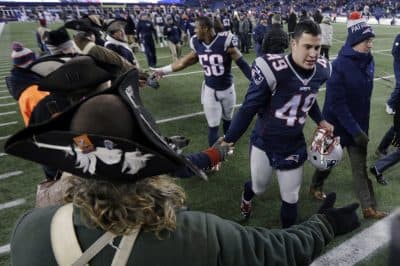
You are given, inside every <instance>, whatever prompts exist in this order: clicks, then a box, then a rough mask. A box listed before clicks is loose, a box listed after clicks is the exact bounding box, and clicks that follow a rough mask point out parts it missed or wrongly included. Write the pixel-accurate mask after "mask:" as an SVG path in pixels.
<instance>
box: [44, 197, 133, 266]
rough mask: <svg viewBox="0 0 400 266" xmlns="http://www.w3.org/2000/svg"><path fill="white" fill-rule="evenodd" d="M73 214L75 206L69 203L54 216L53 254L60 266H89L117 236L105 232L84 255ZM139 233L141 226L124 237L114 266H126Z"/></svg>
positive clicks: (51, 234)
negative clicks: (76, 232)
mask: <svg viewBox="0 0 400 266" xmlns="http://www.w3.org/2000/svg"><path fill="white" fill-rule="evenodd" d="M72 212H73V205H72V203H69V204H67V205H64V206H62V207H61V208H59V209H58V210H57V212H56V213H55V214H54V216H53V219H52V221H51V228H50V237H51V245H52V248H53V253H54V256H55V258H56V260H57V263H58V264H59V265H73V266H82V265H88V264H87V263H88V262H89V261H90V260H91V259H92V258H93V257H94V256H96V254H98V253H99V252H100V251H101V250H102V249H103V248H104V247H105V246H106V245H108V244H110V243H112V241H113V240H114V238H115V237H116V236H117V235H115V234H113V233H111V232H105V233H104V234H103V235H102V236H101V237H100V238H99V239H97V240H96V241H95V242H94V243H93V244H92V245H91V246H90V247H89V248H88V249H87V250H86V251H85V252H84V253H82V250H81V248H80V245H79V242H78V239H77V237H76V234H75V229H74V224H73V219H72ZM139 232H140V226H139V227H138V228H136V229H134V230H132V232H131V233H130V234H129V235H126V236H123V237H122V239H121V242H120V244H119V247H118V248H117V251H116V253H115V255H114V258H113V261H112V266H122V265H126V263H127V262H128V259H129V256H130V254H131V251H132V248H133V246H134V244H135V241H136V238H137V236H138V235H139ZM66 251H68V252H66Z"/></svg>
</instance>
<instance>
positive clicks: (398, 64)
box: [392, 34, 400, 88]
mask: <svg viewBox="0 0 400 266" xmlns="http://www.w3.org/2000/svg"><path fill="white" fill-rule="evenodd" d="M392 55H393V71H394V76H395V78H396V88H400V34H398V35H397V36H396V38H395V39H394V42H393V48H392Z"/></svg>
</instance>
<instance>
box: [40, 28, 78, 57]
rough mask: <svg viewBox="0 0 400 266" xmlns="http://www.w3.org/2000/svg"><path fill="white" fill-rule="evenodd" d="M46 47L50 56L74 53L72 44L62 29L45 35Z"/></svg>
mask: <svg viewBox="0 0 400 266" xmlns="http://www.w3.org/2000/svg"><path fill="white" fill-rule="evenodd" d="M46 46H47V48H48V50H49V53H50V54H51V55H57V54H75V53H76V49H75V46H74V42H73V41H72V40H71V38H70V37H69V34H68V32H67V30H66V29H65V28H64V27H61V28H58V29H56V30H52V31H48V32H47V33H46Z"/></svg>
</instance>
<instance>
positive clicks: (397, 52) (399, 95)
mask: <svg viewBox="0 0 400 266" xmlns="http://www.w3.org/2000/svg"><path fill="white" fill-rule="evenodd" d="M392 56H393V72H394V77H395V79H396V87H395V88H394V90H393V92H392V94H391V95H390V97H389V99H388V100H387V102H386V112H387V113H388V114H390V115H392V114H394V109H395V108H394V107H395V103H396V102H399V101H400V34H398V35H397V36H396V38H395V39H394V42H393V46H392Z"/></svg>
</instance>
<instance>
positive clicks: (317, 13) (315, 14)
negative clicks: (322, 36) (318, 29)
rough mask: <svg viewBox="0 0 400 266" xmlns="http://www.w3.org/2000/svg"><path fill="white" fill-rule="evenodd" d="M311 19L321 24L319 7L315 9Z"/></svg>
mask: <svg viewBox="0 0 400 266" xmlns="http://www.w3.org/2000/svg"><path fill="white" fill-rule="evenodd" d="M313 19H314V21H315V22H316V23H318V24H321V22H322V19H323V17H322V14H321V11H320V10H319V9H316V10H315V12H314V15H313Z"/></svg>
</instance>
